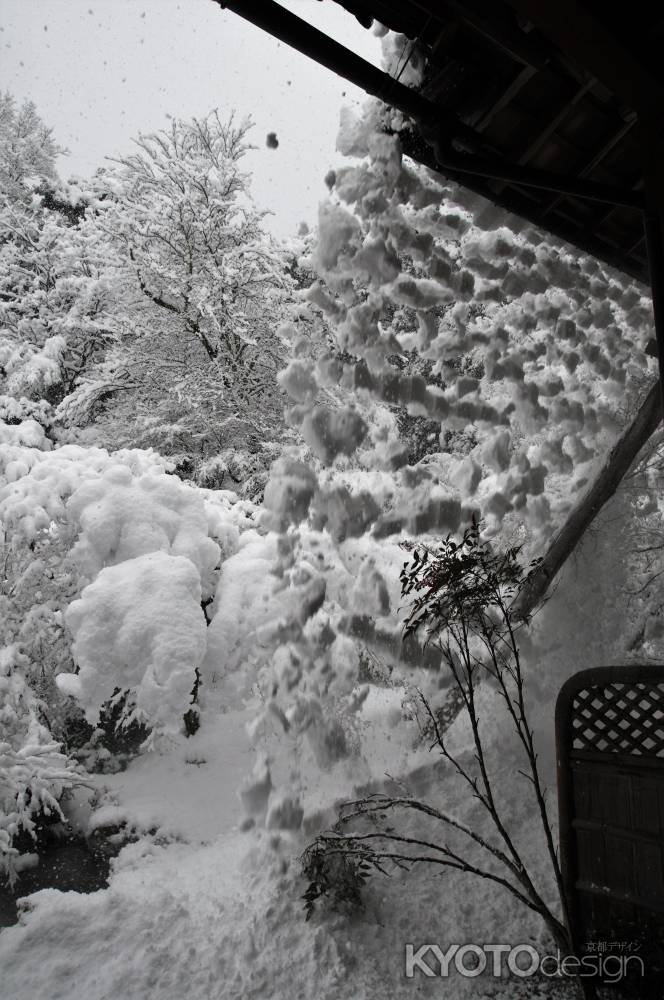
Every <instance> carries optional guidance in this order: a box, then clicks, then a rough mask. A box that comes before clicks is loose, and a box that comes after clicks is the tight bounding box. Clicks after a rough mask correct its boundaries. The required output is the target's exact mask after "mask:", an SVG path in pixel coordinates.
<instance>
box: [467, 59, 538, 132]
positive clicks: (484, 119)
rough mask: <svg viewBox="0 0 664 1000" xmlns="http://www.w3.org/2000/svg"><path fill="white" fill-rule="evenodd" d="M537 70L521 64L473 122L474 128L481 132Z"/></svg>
mask: <svg viewBox="0 0 664 1000" xmlns="http://www.w3.org/2000/svg"><path fill="white" fill-rule="evenodd" d="M536 72H537V70H535V69H533V68H532V66H523V67H522V69H521V70H520V72H519V73H517V75H516V76H515V77H514V79H513V80H512V82H511V83H510V85H509V87H507V88H506V90H504V91H503V93H502V94H501V95H500V97H499V98H498V100H497V101H496V102H495V104H492V105H491V107H490V108H488V109H487V110H486V111H485V112H484V114H483V115H482V116H481V117H480V118H479V119H478V121H477V122H476V123H475V128H476V129H477V131H478V132H483V131H484V129H485V128H486V127H487V125H488V124H489V123H490V122H491V120H492V118H494V116H495V115H497V114H498V112H499V111H502V110H503V108H505V107H507V105H508V104H509V103H510V101H512V100H514V98H515V97H516V95H517V94H518V93H519V91H520V90H522V89H523V88H524V87H525V85H526V84H527V83H528V81H529V80H532V78H533V77H534V76H535V73H536Z"/></svg>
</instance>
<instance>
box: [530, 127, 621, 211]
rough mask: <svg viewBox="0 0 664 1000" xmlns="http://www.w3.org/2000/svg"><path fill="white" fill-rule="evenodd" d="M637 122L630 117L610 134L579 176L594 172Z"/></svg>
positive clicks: (549, 204)
mask: <svg viewBox="0 0 664 1000" xmlns="http://www.w3.org/2000/svg"><path fill="white" fill-rule="evenodd" d="M635 122H636V117H635V116H634V117H632V118H630V120H629V121H627V122H625V123H624V124H623V125H621V127H620V128H619V129H618V130H617V131H616V132H614V133H613V135H611V136H610V138H609V139H608V140H607V141H606V142H605V143H604V145H603V146H602V147H601V148H600V149H598V150H597V152H596V153H595V154H594V155H593V156H592V157H591V158H590V159H589V160H588V161H587V162H586V163H585V164H584V166H583V167H582V168H581V170H579V171H578V173H577V174H576V176H577V177H580V178H583V177H587V176H588V174H590V173H592V171H593V170H594V169H595V167H598V166H599V165H600V163H601V162H602V161H603V160H605V159H606V157H607V156H608V155H609V153H610V152H611V151H612V150H613V149H614V148H615V147H616V146H617V145H618V143H619V142H621V141H622V139H623V138H624V137H625V136H626V135H627V133H628V132H630V131H631V129H632V128H633V127H634V124H635ZM563 197H564V196H563V195H556V197H555V198H552V199H551V201H549V202H547V204H546V205H544V206H543V207H542V215H543V216H545V215H548V213H549V212H551V211H553V209H554V208H556V206H557V205H559V204H560V202H561V201H562V199H563Z"/></svg>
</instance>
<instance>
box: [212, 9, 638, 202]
mask: <svg viewBox="0 0 664 1000" xmlns="http://www.w3.org/2000/svg"><path fill="white" fill-rule="evenodd" d="M216 2H217V3H218V4H219V6H220V7H228V8H229V9H230V10H232V11H234V12H235V13H236V14H239V15H240V17H243V18H245V19H246V20H248V21H251V22H252V23H253V24H255V25H256V26H257V27H259V28H262V29H263V30H264V31H267V32H269V33H270V34H271V35H272V36H273V37H275V38H279V39H281V41H283V42H285V43H286V44H287V45H290V46H291V47H293V48H295V49H297V50H298V51H300V52H302V53H303V54H304V55H306V56H308V57H309V58H311V59H314V60H315V61H316V62H318V63H320V64H321V65H323V66H326V67H327V68H328V69H331V70H332V71H333V72H334V73H337V74H338V75H339V76H342V77H343V78H344V79H346V80H349V81H350V82H352V83H354V84H356V86H358V87H361V88H362V89H363V90H365V91H366V92H367V93H368V94H371V95H372V96H374V97H377V98H378V99H379V100H381V101H383V102H385V103H386V104H388V105H391V106H392V107H395V108H397V109H398V110H400V111H402V112H404V113H405V114H407V115H409V116H410V117H412V118H414V119H415V120H416V121H418V123H419V125H420V128H421V129H422V132H423V134H424V136H425V138H427V140H428V141H430V142H431V144H432V145H433V147H434V149H435V152H436V158H437V161H438V163H439V164H440V167H441V169H442V171H443V172H444V170H445V168H448V169H452V170H455V171H459V172H461V173H463V174H468V175H471V176H472V175H475V176H480V177H486V178H491V179H493V180H499V181H505V182H506V183H508V184H517V185H524V186H526V187H533V188H540V189H542V190H545V191H556V192H558V193H562V194H568V195H570V196H572V197H578V198H586V199H590V200H591V201H601V202H608V203H609V204H616V205H624V206H627V207H630V208H642V207H643V205H642V198H641V196H640V195H639V194H635V193H634V192H632V191H622V190H620V189H617V188H612V187H609V186H607V185H603V184H594V183H592V182H590V181H579V180H574V179H573V178H572V179H571V180H567V179H566V178H565V177H564V176H562V175H558V174H554V173H550V172H548V171H543V170H532V169H530V168H528V167H522V166H519V165H516V164H511V163H508V162H506V161H504V160H501V159H499V158H497V157H482V156H479V157H478V156H468V155H466V154H465V153H461V154H459V153H458V152H456V149H464V150H468V151H470V152H474V151H476V150H481V149H482V144H483V140H482V136H481V135H480V134H479V133H478V132H476V131H475V130H474V129H471V128H469V127H468V126H467V125H465V124H464V123H463V122H462V121H460V120H459V119H458V118H457V116H456V115H454V114H452V113H451V112H446V111H445V109H443V108H440V107H437V106H436V105H435V104H433V103H432V102H431V101H429V100H427V99H426V98H425V97H423V96H422V95H421V94H418V93H417V92H416V91H415V90H411V89H410V88H409V87H406V86H404V85H403V84H402V83H399V81H398V80H394V79H393V78H392V77H390V76H389V75H388V74H387V73H384V72H383V71H382V70H380V69H378V68H377V67H376V66H373V65H372V64H371V63H369V62H367V61H366V60H365V59H362V58H361V57H360V56H358V55H356V54H355V53H354V52H351V51H350V50H349V49H347V48H345V47H344V46H343V45H340V44H339V43H338V42H336V41H335V40H334V39H332V38H330V37H329V36H328V35H326V34H325V33H324V32H322V31H319V30H318V29H317V28H314V27H312V26H311V25H310V24H308V23H307V22H306V21H303V20H302V18H299V17H296V16H295V15H294V14H291V13H290V11H288V10H286V9H285V8H284V7H281V6H279V4H277V3H274V2H273V0H216ZM455 147H456V149H455Z"/></svg>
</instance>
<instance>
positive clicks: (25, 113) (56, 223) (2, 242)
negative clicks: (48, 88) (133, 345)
mask: <svg viewBox="0 0 664 1000" xmlns="http://www.w3.org/2000/svg"><path fill="white" fill-rule="evenodd" d="M58 151H59V150H58V147H57V146H56V145H55V143H54V142H53V140H52V138H51V133H50V130H49V129H47V128H46V126H45V125H44V124H43V122H42V121H41V119H40V118H39V116H38V115H37V114H36V111H35V108H34V106H33V105H32V104H29V103H26V104H25V105H24V106H23V107H22V108H21V109H20V110H16V108H15V105H14V102H13V101H12V99H11V98H10V97H8V96H6V97H4V98H2V102H1V104H0V176H1V177H2V197H1V199H0V378H1V380H2V381H1V383H0V393H1V394H2V396H1V399H2V402H1V403H0V406H1V408H2V412H3V414H4V415H5V416H6V417H8V418H9V419H19V418H20V417H21V416H25V417H36V418H37V419H39V420H40V421H41V422H42V423H43V424H44V425H45V426H49V425H50V424H51V423H52V422H53V421H54V420H55V413H54V409H53V408H54V407H55V406H57V405H58V404H59V403H60V402H61V401H62V400H63V399H64V398H65V397H66V396H67V395H68V394H69V393H71V392H72V391H73V390H74V389H75V388H76V386H77V383H78V380H79V378H80V377H81V374H82V373H83V372H84V371H85V370H86V368H87V367H88V366H89V365H90V364H91V363H92V362H93V361H96V360H98V359H99V358H100V357H101V356H102V355H103V352H104V350H105V349H106V347H107V345H108V343H109V341H110V339H111V338H112V321H111V318H110V315H111V314H110V310H109V308H108V306H109V294H108V293H109V289H108V283H107V281H106V280H105V278H104V271H105V270H106V268H107V267H108V252H107V248H106V247H104V246H101V245H100V244H99V242H98V238H97V236H96V235H95V237H94V238H92V236H91V232H90V228H89V227H87V228H85V227H84V226H83V225H82V224H81V222H82V218H83V214H84V204H83V200H82V196H81V192H80V191H79V190H78V189H77V188H76V187H75V186H72V185H69V186H66V185H63V184H62V183H61V182H60V181H59V180H58V178H57V176H56V174H55V156H56V154H57V152H58Z"/></svg>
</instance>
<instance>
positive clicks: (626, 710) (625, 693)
mask: <svg viewBox="0 0 664 1000" xmlns="http://www.w3.org/2000/svg"><path fill="white" fill-rule="evenodd" d="M572 746H573V748H574V750H597V751H602V752H605V753H623V754H635V755H638V756H648V757H664V683H659V684H651V683H643V684H641V683H625V684H606V685H602V686H601V687H600V686H593V687H591V688H587V689H585V690H583V691H579V692H577V694H575V696H574V701H573V706H572Z"/></svg>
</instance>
